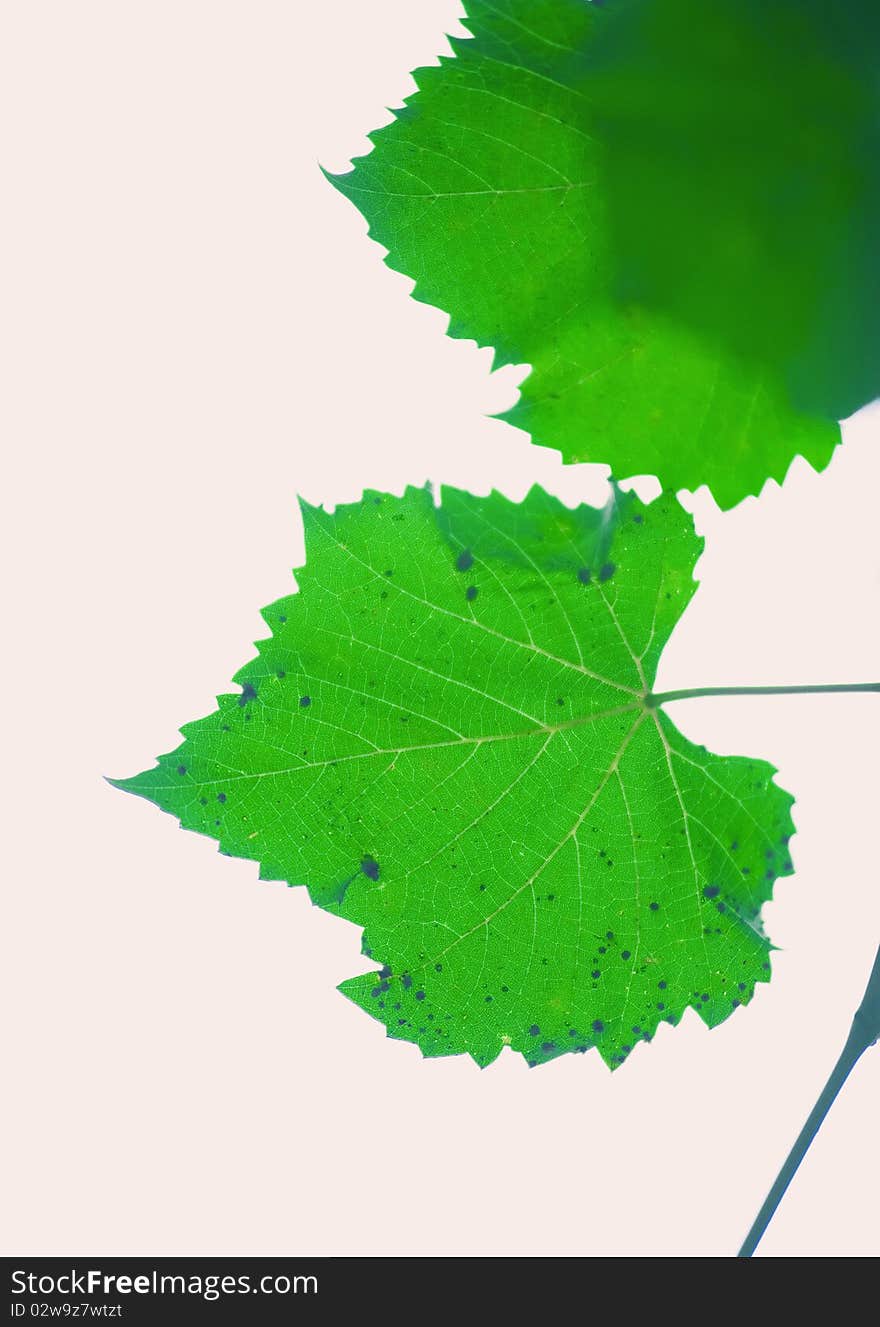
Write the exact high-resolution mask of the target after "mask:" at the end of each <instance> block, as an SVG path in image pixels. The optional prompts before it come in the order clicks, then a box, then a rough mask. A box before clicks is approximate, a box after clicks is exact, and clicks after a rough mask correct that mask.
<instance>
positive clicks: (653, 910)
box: [648, 903, 660, 912]
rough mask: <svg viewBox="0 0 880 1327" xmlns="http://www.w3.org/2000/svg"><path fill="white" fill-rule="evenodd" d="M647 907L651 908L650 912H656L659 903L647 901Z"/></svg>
mask: <svg viewBox="0 0 880 1327" xmlns="http://www.w3.org/2000/svg"><path fill="white" fill-rule="evenodd" d="M648 907H649V908H650V909H651V911H652V912H656V911H657V909H658V908H659V907H660V904H659V903H649V904H648Z"/></svg>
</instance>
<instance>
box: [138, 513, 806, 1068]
mask: <svg viewBox="0 0 880 1327" xmlns="http://www.w3.org/2000/svg"><path fill="white" fill-rule="evenodd" d="M303 519H304V523H305V533H306V548H307V554H308V563H307V566H306V568H305V570H304V572H303V574H302V576H301V587H300V592H299V593H297V594H295V595H293V596H290V597H289V598H285V599H282V600H280V601H279V602H278V603H276V604H274V605H272V607H270V608H268V609H267V610H265V612H264V615H263V616H264V618H265V620H266V622H267V624H268V625H269V627H270V629H271V632H272V634H271V636H270V637H269V638H268V639H267V640H264V641H261V642H259V644H258V647H257V648H258V656H257V658H256V659H254V660H253V661H252V662H250V663H249V664H247V665H246V666H245V667H244V668H243V669H241V671H240V672H239V673H238V674H237V675H236V678H235V681H236V682H237V683H238V684H239V685H240V687H241V691H240V692H239V693H238V694H235V695H224V696H221V697H219V700H218V705H219V708H218V709H217V711H216V712H215V713H213V714H211V715H210V716H208V717H207V718H204V719H200V720H198V721H196V722H194V723H191V724H188V725H187V726H186V727H184V728H183V729H182V733H183V736H184V739H185V740H184V742H183V744H182V745H181V746H179V747H178V748H177V750H176V751H174V752H172V753H171V754H170V755H166V756H163V757H161V758H160V760H159V762H158V764H157V765H156V767H155V768H153V769H151V770H148V771H146V772H144V773H142V774H139V775H137V776H136V777H134V778H131V779H123V780H118V781H115V782H116V786H118V787H121V788H123V789H126V790H128V791H130V792H134V793H138V794H139V795H141V796H143V797H146V798H149V799H150V800H151V801H154V802H156V803H157V804H158V805H159V806H160V807H162V808H163V809H164V810H166V811H170V812H171V813H172V814H174V815H175V816H177V817H178V818H179V820H180V822H181V824H182V825H183V826H184V827H185V828H187V829H193V830H197V831H200V832H202V833H205V834H209V835H211V836H213V837H214V838H217V839H218V840H219V842H220V845H221V849H222V851H223V852H224V853H226V854H230V855H233V856H237V857H245V858H252V859H254V860H256V861H258V862H259V863H260V876H261V878H262V879H270V880H284V881H287V882H289V883H290V884H305V885H306V886H307V888H308V890H309V893H310V895H311V898H312V900H313V902H314V903H316V904H317V905H319V906H320V907H322V908H325V909H326V910H328V911H329V912H332V913H335V914H337V915H338V916H340V917H344V918H346V919H348V920H349V921H351V922H354V923H355V924H356V925H358V926H360V927H362V928H363V950H364V953H365V954H368V955H369V956H371V957H372V958H374V959H375V961H376V962H379V963H382V964H383V966H382V967H381V969H380V970H378V971H371V972H369V973H367V974H365V975H362V976H357V977H354V978H352V979H351V980H349V981H346V982H344V983H343V984H342V986H341V989H342V990H343V991H344V992H345V994H346V995H348V996H349V997H350V998H351V999H352V1000H354V1001H355V1002H356V1003H357V1004H359V1005H361V1006H362V1007H363V1008H364V1009H366V1010H367V1011H368V1012H369V1013H371V1014H373V1015H374V1016H376V1017H377V1018H379V1019H381V1021H382V1022H384V1023H385V1025H386V1027H387V1029H388V1034H389V1035H390V1036H392V1037H398V1038H403V1039H405V1040H408V1041H414V1042H416V1043H417V1044H418V1045H419V1047H420V1048H421V1050H422V1051H423V1053H424V1054H425V1055H447V1054H456V1053H460V1052H467V1053H469V1054H470V1055H471V1056H473V1058H474V1059H475V1060H476V1061H477V1062H478V1063H479V1064H481V1065H486V1064H489V1063H490V1062H491V1061H492V1060H493V1059H495V1057H496V1056H497V1055H498V1054H499V1052H500V1051H501V1050H502V1048H503V1047H504V1046H510V1047H512V1048H513V1049H514V1050H516V1051H519V1052H521V1053H522V1054H523V1055H524V1056H525V1057H526V1058H527V1060H528V1061H529V1063H530V1064H537V1063H540V1062H543V1061H546V1060H549V1059H552V1058H554V1057H555V1056H557V1055H560V1054H562V1053H563V1052H565V1051H585V1050H587V1049H588V1048H590V1047H593V1046H595V1047H596V1048H597V1049H598V1050H599V1052H600V1054H601V1055H602V1057H603V1059H604V1060H605V1061H606V1063H608V1064H609V1065H611V1066H612V1067H613V1066H616V1065H618V1064H620V1063H622V1062H623V1060H624V1059H625V1058H626V1056H627V1055H628V1054H629V1052H630V1051H631V1050H632V1049H633V1047H634V1045H635V1044H636V1043H637V1042H639V1041H649V1040H650V1039H651V1037H652V1036H653V1034H654V1032H655V1031H656V1030H657V1027H658V1025H659V1024H660V1023H661V1022H663V1021H666V1022H670V1023H677V1022H678V1020H679V1019H680V1018H681V1016H682V1014H683V1012H684V1010H685V1009H686V1008H687V1007H691V1008H694V1009H696V1010H697V1011H698V1013H699V1014H700V1016H701V1018H702V1019H703V1020H704V1021H705V1022H706V1023H707V1024H708V1025H709V1026H710V1027H712V1026H714V1025H715V1024H717V1023H719V1022H721V1021H722V1020H723V1019H725V1018H726V1017H727V1016H728V1015H729V1014H730V1013H731V1012H732V1010H733V1009H734V1008H735V1007H736V1006H737V1005H740V1004H745V1003H747V1002H748V1001H749V1000H750V998H751V996H752V993H753V991H754V987H755V983H756V982H760V981H767V980H769V973H770V958H769V954H770V949H771V945H770V942H769V940H768V939H767V937H766V936H765V934H764V931H763V928H762V925H761V916H760V914H761V908H762V905H763V904H764V903H765V902H766V901H767V900H768V899H769V898H770V896H771V892H772V888H773V882H774V881H775V879H776V878H777V877H778V876H780V875H785V874H788V873H789V872H790V871H791V869H792V866H791V862H790V860H789V856H788V846H787V845H788V841H789V838H790V836H791V834H792V833H793V826H792V821H791V815H790V808H791V804H792V798H791V797H790V795H789V794H788V793H786V792H784V791H783V790H782V789H780V788H779V787H778V786H777V785H776V784H774V783H773V781H772V776H773V773H774V770H773V768H772V767H771V766H770V765H768V764H766V763H765V762H763V761H755V760H751V759H745V758H742V757H730V756H728V757H720V756H717V755H713V754H711V753H710V752H708V751H706V750H705V749H704V748H703V747H699V746H695V745H694V744H693V743H691V742H689V741H688V740H687V739H686V738H684V737H683V736H682V734H681V733H680V732H679V731H678V730H677V729H676V727H675V726H674V725H673V724H672V722H671V721H670V720H669V719H668V718H667V716H666V715H665V714H664V713H663V712H662V711H661V710H660V709H659V708H658V707H657V706H656V705H655V704H654V703H653V701H652V697H651V694H650V693H651V686H652V683H653V679H654V675H655V672H656V668H657V663H658V661H659V657H660V652H661V650H662V648H663V646H664V644H665V642H666V640H667V639H668V637H669V634H670V632H671V630H672V628H673V626H674V625H675V623H676V621H677V620H678V618H679V617H680V615H681V613H682V612H683V610H684V608H685V606H686V605H687V603H688V601H689V599H690V598H691V596H692V594H693V592H694V589H695V582H694V579H693V567H694V563H695V561H696V558H697V556H698V554H699V552H700V549H701V547H702V541H701V540H700V539H698V538H697V536H696V535H695V534H694V531H693V527H692V523H691V520H690V518H689V517H688V516H687V515H686V513H685V512H684V511H683V510H682V508H681V507H680V506H679V505H678V504H677V503H676V502H675V500H674V499H673V498H672V497H671V496H669V495H664V496H662V497H661V498H659V499H658V500H657V501H656V502H654V503H652V504H650V505H649V506H643V505H642V504H641V503H640V502H639V501H638V499H637V498H636V497H635V496H634V495H631V494H623V493H621V492H620V491H619V490H616V489H615V490H614V492H613V496H612V498H611V499H610V501H609V502H608V504H607V505H606V506H605V507H604V508H602V509H596V508H592V507H588V506H581V507H578V508H577V509H575V510H569V509H568V508H566V507H564V506H563V505H562V504H561V503H560V502H558V501H557V500H556V499H555V498H552V497H550V496H548V495H547V494H546V493H544V492H543V491H541V490H540V489H537V488H534V489H532V491H531V492H530V493H529V494H528V495H527V496H526V498H525V499H524V500H523V502H522V503H521V504H516V503H513V502H510V501H508V500H507V499H506V498H504V497H502V496H501V495H500V494H497V493H492V494H491V495H490V496H489V497H487V498H480V497H473V496H471V495H469V494H467V493H462V492H458V491H456V490H450V489H444V490H443V494H442V505H441V506H440V507H439V508H438V507H436V506H435V504H434V502H433V499H432V497H431V494H430V493H429V492H427V491H426V490H419V489H408V490H407V492H406V493H405V494H404V496H403V497H402V498H396V497H389V496H384V495H381V494H378V493H367V494H365V496H364V499H363V501H362V502H360V503H356V504H352V505H350V506H343V507H339V508H337V510H336V511H335V512H334V513H333V514H329V513H327V512H325V511H322V510H320V509H318V508H314V507H310V506H307V505H305V504H303Z"/></svg>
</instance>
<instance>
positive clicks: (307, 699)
mask: <svg viewBox="0 0 880 1327" xmlns="http://www.w3.org/2000/svg"><path fill="white" fill-rule="evenodd" d="M311 703H312V698H311V696H300V698H299V707H300V709H301V710H307V709H308V708H309V706H310V705H311ZM324 713H325V714H326V713H327V711H326V709H325V711H324ZM318 722H319V723H320V722H321V721H320V719H319V720H318Z"/></svg>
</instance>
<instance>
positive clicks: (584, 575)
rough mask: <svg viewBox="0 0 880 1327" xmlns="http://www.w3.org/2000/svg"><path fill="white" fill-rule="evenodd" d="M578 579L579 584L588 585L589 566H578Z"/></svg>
mask: <svg viewBox="0 0 880 1327" xmlns="http://www.w3.org/2000/svg"><path fill="white" fill-rule="evenodd" d="M578 580H579V581H580V583H581V585H589V583H590V568H589V567H580V568H579V569H578Z"/></svg>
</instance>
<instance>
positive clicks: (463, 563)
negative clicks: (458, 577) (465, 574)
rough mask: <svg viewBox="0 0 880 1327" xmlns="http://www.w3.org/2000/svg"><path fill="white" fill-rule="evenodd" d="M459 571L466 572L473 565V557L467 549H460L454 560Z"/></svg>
mask: <svg viewBox="0 0 880 1327" xmlns="http://www.w3.org/2000/svg"><path fill="white" fill-rule="evenodd" d="M455 565H456V567H457V568H458V570H459V571H468V570H469V569H470V568H471V567H472V566H473V565H474V555H473V553H472V552H471V550H470V549H469V548H465V549H462V551H461V552H460V553H459V555H458V557H457V558H456V559H455Z"/></svg>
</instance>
